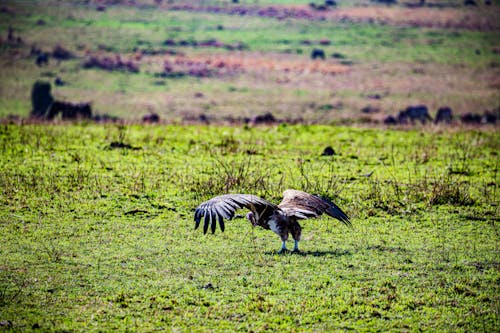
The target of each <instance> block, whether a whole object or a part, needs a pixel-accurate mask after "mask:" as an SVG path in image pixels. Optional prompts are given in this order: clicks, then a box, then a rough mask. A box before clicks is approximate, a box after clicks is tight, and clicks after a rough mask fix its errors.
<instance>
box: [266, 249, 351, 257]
mask: <svg viewBox="0 0 500 333" xmlns="http://www.w3.org/2000/svg"><path fill="white" fill-rule="evenodd" d="M264 253H265V254H266V255H281V256H286V255H294V256H302V257H342V256H350V255H352V253H351V251H349V250H342V249H335V250H331V251H298V252H297V251H289V250H287V251H283V252H278V251H267V252H264Z"/></svg>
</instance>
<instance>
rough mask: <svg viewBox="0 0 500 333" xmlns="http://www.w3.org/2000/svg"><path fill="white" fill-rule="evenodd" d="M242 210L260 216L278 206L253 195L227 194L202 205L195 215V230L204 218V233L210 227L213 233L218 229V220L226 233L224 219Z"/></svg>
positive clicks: (230, 217)
mask: <svg viewBox="0 0 500 333" xmlns="http://www.w3.org/2000/svg"><path fill="white" fill-rule="evenodd" d="M240 208H248V209H250V210H251V211H252V212H253V213H254V214H255V215H256V216H260V215H261V214H263V212H265V211H267V210H274V209H276V208H277V207H276V205H274V204H272V203H270V202H268V201H267V200H264V199H262V198H259V197H257V196H255V195H251V194H225V195H220V196H217V197H214V198H212V199H210V200H208V201H205V202H203V203H202V204H200V205H199V206H198V207H197V208H196V211H195V213H194V222H195V229H198V227H199V226H200V222H201V219H202V217H203V216H205V219H204V223H203V233H207V230H208V226H209V225H210V228H211V229H212V233H214V232H215V229H216V228H217V220H218V221H219V226H220V229H221V230H222V231H224V219H228V220H229V219H232V218H233V217H234V212H235V211H236V210H238V209H240Z"/></svg>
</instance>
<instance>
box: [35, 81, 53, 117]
mask: <svg viewBox="0 0 500 333" xmlns="http://www.w3.org/2000/svg"><path fill="white" fill-rule="evenodd" d="M50 90H51V86H50V83H49V82H45V81H36V82H35V83H34V84H33V87H32V89H31V107H32V108H31V115H32V116H34V117H43V116H45V114H46V113H47V110H48V109H49V107H50V106H51V105H52V103H53V102H54V98H53V97H52V94H51V92H50Z"/></svg>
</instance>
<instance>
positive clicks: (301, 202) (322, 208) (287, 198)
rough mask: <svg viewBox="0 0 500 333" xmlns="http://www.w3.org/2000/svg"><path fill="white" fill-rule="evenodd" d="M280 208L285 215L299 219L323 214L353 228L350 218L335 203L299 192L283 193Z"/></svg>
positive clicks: (288, 191)
mask: <svg viewBox="0 0 500 333" xmlns="http://www.w3.org/2000/svg"><path fill="white" fill-rule="evenodd" d="M278 208H279V209H281V211H283V213H284V214H285V215H288V216H294V217H295V218H298V219H307V218H310V217H317V216H320V215H321V214H323V213H326V214H327V215H329V216H331V217H334V218H336V219H337V220H339V221H341V222H342V223H344V224H345V225H347V226H352V225H351V221H350V220H349V217H347V215H346V214H345V213H344V212H343V211H342V209H340V208H339V207H338V206H337V205H336V204H334V203H333V202H331V201H329V200H327V199H324V198H321V197H318V196H316V195H312V194H309V193H306V192H302V191H297V190H286V191H285V192H283V201H281V203H280V204H279V205H278Z"/></svg>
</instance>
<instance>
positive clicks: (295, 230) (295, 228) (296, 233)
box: [291, 221, 302, 253]
mask: <svg viewBox="0 0 500 333" xmlns="http://www.w3.org/2000/svg"><path fill="white" fill-rule="evenodd" d="M294 222H295V223H293V224H292V225H291V227H292V228H291V233H292V237H293V240H294V241H295V244H294V246H293V252H295V253H297V252H300V251H299V241H300V236H301V235H302V228H301V227H300V224H299V223H298V222H297V221H294Z"/></svg>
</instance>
